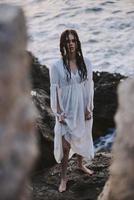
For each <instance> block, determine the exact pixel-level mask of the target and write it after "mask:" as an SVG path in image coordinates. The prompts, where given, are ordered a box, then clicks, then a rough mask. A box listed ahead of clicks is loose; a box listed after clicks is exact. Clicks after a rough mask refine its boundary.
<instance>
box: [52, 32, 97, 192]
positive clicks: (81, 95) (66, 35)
mask: <svg viewBox="0 0 134 200" xmlns="http://www.w3.org/2000/svg"><path fill="white" fill-rule="evenodd" d="M60 52H61V59H60V60H58V61H57V62H56V63H55V64H54V65H53V66H52V67H51V69H50V83H51V87H50V91H51V108H52V111H53V112H54V114H55V117H56V124H55V128H54V132H55V138H54V155H55V159H56V161H57V162H58V163H60V162H61V182H60V186H59V192H63V191H65V190H66V184H67V177H66V172H67V164H68V157H71V156H72V155H73V153H76V154H77V157H78V167H79V168H80V169H81V170H83V171H84V172H86V173H87V174H90V175H91V174H92V173H93V172H92V171H91V170H90V169H88V168H87V167H85V166H84V165H83V163H82V159H83V157H85V158H87V159H89V160H91V159H92V158H93V157H94V148H93V140H92V123H93V119H92V111H93V80H92V67H91V64H90V61H89V60H88V59H87V58H83V54H82V50H81V43H80V40H79V37H78V34H77V32H76V31H75V30H65V31H64V32H63V33H62V34H61V38H60Z"/></svg>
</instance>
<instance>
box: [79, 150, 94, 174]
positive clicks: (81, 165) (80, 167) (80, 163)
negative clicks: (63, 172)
mask: <svg viewBox="0 0 134 200" xmlns="http://www.w3.org/2000/svg"><path fill="white" fill-rule="evenodd" d="M77 159H78V167H79V169H81V170H82V171H83V172H85V173H86V174H88V175H92V174H93V171H92V170H91V169H89V168H87V167H86V166H85V165H84V164H83V162H82V160H83V157H82V156H80V155H78V154H77Z"/></svg>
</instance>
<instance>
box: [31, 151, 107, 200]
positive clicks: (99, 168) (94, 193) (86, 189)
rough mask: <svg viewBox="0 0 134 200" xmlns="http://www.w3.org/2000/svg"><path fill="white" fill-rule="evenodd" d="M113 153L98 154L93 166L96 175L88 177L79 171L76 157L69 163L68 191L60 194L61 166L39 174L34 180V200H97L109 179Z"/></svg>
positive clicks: (91, 166)
mask: <svg viewBox="0 0 134 200" xmlns="http://www.w3.org/2000/svg"><path fill="white" fill-rule="evenodd" d="M110 161H111V153H108V152H107V153H106V152H102V153H97V154H96V156H95V158H94V160H93V162H92V164H88V165H87V166H89V167H90V168H91V169H92V170H93V171H94V174H93V175H92V176H88V175H86V174H84V173H83V172H81V171H80V170H79V169H77V165H76V157H73V158H72V159H71V160H70V161H69V165H68V184H67V191H66V192H63V193H59V192H58V185H59V181H60V166H59V164H57V165H55V166H53V167H51V168H49V169H44V170H43V171H39V172H37V173H36V174H35V175H34V176H33V178H32V185H33V200H76V199H79V200H97V197H98V195H99V194H100V192H101V191H102V189H103V186H104V184H105V182H106V180H107V179H108V175H109V172H108V167H109V165H110Z"/></svg>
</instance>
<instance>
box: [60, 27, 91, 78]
mask: <svg viewBox="0 0 134 200" xmlns="http://www.w3.org/2000/svg"><path fill="white" fill-rule="evenodd" d="M69 34H72V35H73V36H74V39H75V44H76V64H77V67H78V73H79V76H80V79H81V81H84V80H86V79H87V68H86V64H85V62H84V58H83V54H82V50H81V42H80V40H79V37H78V34H77V32H76V31H75V30H72V29H69V30H65V31H64V32H63V33H62V34H61V37H60V52H61V56H62V59H63V65H64V68H65V69H66V75H67V81H69V80H70V79H71V69H70V66H69V52H68V48H67V41H68V40H69Z"/></svg>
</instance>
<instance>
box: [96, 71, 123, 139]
mask: <svg viewBox="0 0 134 200" xmlns="http://www.w3.org/2000/svg"><path fill="white" fill-rule="evenodd" d="M124 78H125V77H124V76H122V75H120V74H116V73H114V74H110V73H108V72H94V75H93V79H94V83H95V86H94V89H95V92H94V124H93V137H94V138H98V137H99V136H102V135H104V134H105V133H106V131H107V129H108V128H111V127H112V128H113V127H115V122H114V115H115V112H116V109H117V106H118V105H117V86H118V84H119V83H120V81H121V80H122V79H124Z"/></svg>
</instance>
